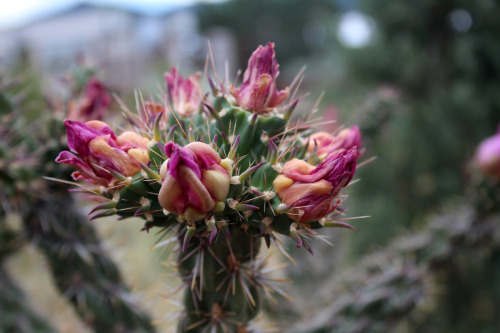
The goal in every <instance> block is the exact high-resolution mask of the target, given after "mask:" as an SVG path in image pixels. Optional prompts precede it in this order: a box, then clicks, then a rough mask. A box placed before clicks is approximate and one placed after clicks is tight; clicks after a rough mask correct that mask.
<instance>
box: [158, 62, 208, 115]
mask: <svg viewBox="0 0 500 333" xmlns="http://www.w3.org/2000/svg"><path fill="white" fill-rule="evenodd" d="M199 79H200V75H199V74H196V75H192V76H190V77H188V78H183V77H182V76H181V75H180V74H179V72H178V71H177V70H176V69H175V68H174V67H172V69H171V71H170V73H165V82H166V84H167V105H171V106H172V107H173V109H174V111H175V112H176V113H177V114H178V115H180V116H181V117H190V116H191V115H192V114H193V113H195V112H196V111H197V110H198V109H199V108H200V105H201V100H202V98H203V93H202V92H201V89H200V86H199V83H198V81H199Z"/></svg>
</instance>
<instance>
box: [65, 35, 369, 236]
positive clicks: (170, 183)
mask: <svg viewBox="0 0 500 333" xmlns="http://www.w3.org/2000/svg"><path fill="white" fill-rule="evenodd" d="M278 68H279V66H278V63H277V61H276V55H275V52H274V44H273V43H268V44H267V45H265V46H259V47H258V48H257V50H255V51H254V52H253V54H252V55H251V57H250V59H249V61H248V67H247V68H246V70H245V73H244V76H243V80H242V83H241V84H240V85H239V86H238V85H237V84H229V85H228V86H227V87H223V85H222V84H220V83H217V85H218V86H219V87H222V88H221V89H214V86H217V85H216V84H214V83H213V82H212V81H211V82H210V84H211V86H212V92H213V97H212V98H213V99H210V97H209V95H208V94H206V95H205V94H204V93H203V92H202V91H201V89H200V85H199V78H200V75H199V74H197V75H194V76H190V77H188V78H184V77H182V76H181V75H180V74H179V72H178V71H177V70H176V69H175V68H172V69H171V71H170V72H169V73H166V74H165V83H166V96H165V100H164V101H165V102H164V104H163V103H158V102H155V101H146V102H143V103H139V104H140V105H141V109H140V110H139V116H137V119H138V120H135V121H133V122H132V123H133V125H134V128H135V129H136V130H137V131H139V132H140V133H139V132H124V133H123V134H121V135H119V136H117V135H116V134H115V133H114V132H113V131H112V130H111V128H110V127H109V126H108V125H106V124H105V123H103V122H100V121H88V122H86V123H83V122H78V121H72V120H67V121H66V122H65V125H66V129H67V135H68V146H69V149H70V151H63V152H61V153H60V155H59V157H58V158H57V160H56V161H57V162H60V163H66V164H70V165H72V166H74V167H75V168H76V169H77V170H78V171H76V172H74V173H73V178H74V179H75V180H83V181H85V182H87V183H89V184H91V185H96V186H103V187H105V189H106V191H105V193H106V194H105V195H109V193H115V194H116V195H113V196H112V198H110V199H112V200H115V201H116V200H118V202H115V203H110V204H109V205H107V206H106V207H108V206H109V207H111V206H115V205H116V206H120V207H121V208H120V211H116V213H117V214H119V215H122V217H128V216H131V215H133V214H131V213H130V212H132V211H135V212H137V211H140V212H144V211H146V210H148V209H149V210H150V211H149V212H147V214H144V218H146V219H148V222H150V223H153V222H154V223H156V224H158V225H161V224H162V223H167V224H168V223H171V222H172V221H174V220H175V221H176V223H178V222H179V221H180V222H186V223H189V225H190V228H193V227H192V225H193V223H198V224H199V223H201V224H203V223H208V222H207V221H213V220H218V219H219V220H221V221H239V222H238V223H239V224H245V225H248V226H252V225H258V228H259V232H261V233H264V234H270V235H272V234H273V232H276V231H278V230H285V231H284V232H285V234H286V233H288V231H287V230H289V229H290V228H292V229H293V230H295V229H296V224H297V223H299V224H300V225H301V226H302V227H303V228H305V229H308V228H310V223H311V222H314V221H320V220H324V219H328V218H333V217H334V216H335V215H336V214H338V213H340V212H341V209H340V205H341V203H342V195H341V190H342V189H343V188H344V187H346V186H347V185H348V184H349V182H350V181H351V180H352V178H353V176H354V173H355V170H356V164H357V160H358V158H360V156H361V155H362V154H363V148H362V143H361V142H362V140H361V133H360V131H359V128H358V127H357V126H352V127H349V128H345V129H342V130H340V131H339V132H337V133H328V132H319V133H313V134H310V131H309V130H308V124H307V122H306V123H303V124H300V121H294V122H292V121H290V120H289V119H290V117H289V116H290V114H289V113H290V112H291V111H293V109H294V108H295V106H296V105H297V102H298V100H295V101H293V102H286V100H287V98H288V96H289V88H288V87H287V88H285V89H283V90H279V89H278V88H277V83H276V79H277V77H278V74H279V70H278ZM87 90H88V93H87V94H88V95H89V96H94V95H95V96H101V95H102V94H101V93H100V89H99V85H98V84H97V83H96V82H90V83H89V86H88V88H87ZM214 91H215V92H214ZM101 97H102V98H101V102H102V103H101V104H99V103H97V101H98V100H99V99H96V103H97V104H98V105H101V106H104V105H107V103H108V102H107V99H106V98H104V97H103V96H101ZM89 98H90V97H89ZM96 103H94V104H96ZM216 104H217V105H216ZM284 113H287V116H284ZM171 115H172V116H171ZM141 129H142V130H141ZM313 161H316V162H317V163H316V165H313V164H314V162H313ZM127 177H129V178H133V179H134V181H133V182H126V181H124V179H126V178H127ZM137 202H139V203H140V204H141V208H140V209H139V210H137ZM134 205H135V206H134ZM128 206H130V211H128V210H127V209H129V208H127V207H128ZM151 207H161V209H156V210H155V211H153V208H151ZM254 211H258V212H257V213H256V214H253V213H252V212H254ZM152 212H154V214H153V213H152ZM173 217H175V218H174V219H173ZM323 225H324V224H323ZM263 226H264V227H263ZM284 226H285V227H284ZM206 228H209V229H211V235H212V236H213V232H214V231H213V230H214V228H213V224H210V225H208V224H207V225H206ZM294 228H295V229H294Z"/></svg>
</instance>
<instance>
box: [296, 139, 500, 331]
mask: <svg viewBox="0 0 500 333" xmlns="http://www.w3.org/2000/svg"><path fill="white" fill-rule="evenodd" d="M497 136H498V135H497ZM498 152H500V151H499V150H495V149H493V150H490V151H489V154H491V153H493V154H494V155H495V156H494V158H497V157H498V156H500V154H499V153H498ZM481 158H482V157H481V156H480V160H479V162H482V161H483V159H481ZM491 161H493V159H491ZM496 161H500V159H496ZM478 166H479V168H481V169H482V170H483V172H484V173H485V174H486V175H488V176H490V175H491V174H492V172H491V170H492V169H484V168H482V165H481V164H479V165H478ZM496 166H497V167H498V162H497V164H496ZM493 170H497V171H496V173H493V178H492V179H488V178H485V177H483V176H480V175H476V174H474V177H473V178H472V182H471V185H470V188H469V189H468V190H467V194H466V195H465V196H464V197H463V198H461V199H458V200H456V202H454V203H453V204H449V205H448V206H446V207H444V208H443V212H442V213H439V214H436V215H434V216H432V217H431V218H430V221H429V224H428V226H427V227H426V228H424V229H423V230H421V231H419V232H416V233H413V234H411V235H407V236H400V237H398V238H396V239H394V240H393V241H392V242H391V243H390V244H388V245H387V246H386V247H384V248H383V249H381V250H379V251H377V252H375V253H372V254H370V255H367V256H366V257H365V258H364V259H363V260H362V261H361V262H359V263H358V264H357V265H355V266H354V267H352V268H350V269H348V270H346V271H344V272H343V273H342V274H340V275H335V276H333V278H331V279H330V281H329V282H328V285H327V286H323V287H322V290H323V295H325V294H326V295H329V296H330V297H328V296H326V297H325V298H329V299H333V301H331V302H329V303H328V304H325V305H324V307H323V309H322V310H321V311H318V312H319V314H317V315H316V316H315V317H313V318H312V319H310V318H309V319H307V320H303V321H302V322H300V323H297V324H296V325H294V329H292V330H290V332H311V333H312V332H315V333H319V332H352V333H355V332H382V331H399V329H398V328H400V329H402V328H403V327H406V331H410V332H421V331H422V332H470V331H472V330H478V331H481V332H495V331H497V330H498V328H499V327H500V321H499V320H498V318H500V317H499V315H500V312H499V309H500V308H499V300H500V290H499V288H498V280H499V278H500V271H499V270H498V267H499V266H498V265H499V262H500V261H499V260H500V210H499V206H498V202H500V186H499V183H498V178H497V176H498V175H499V173H498V170H500V169H498V168H496V169H495V168H493ZM312 323H314V324H312ZM405 325H406V326H405Z"/></svg>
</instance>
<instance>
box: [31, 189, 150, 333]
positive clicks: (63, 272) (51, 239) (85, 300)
mask: <svg viewBox="0 0 500 333" xmlns="http://www.w3.org/2000/svg"><path fill="white" fill-rule="evenodd" d="M61 190H62V191H60V192H59V193H57V192H53V194H52V195H51V197H50V198H46V199H42V198H39V199H38V200H37V201H36V202H34V203H33V206H32V209H31V210H30V212H29V214H27V216H26V218H25V219H24V222H25V226H26V228H27V230H28V232H29V233H30V238H31V240H32V241H33V242H34V243H35V244H36V245H37V246H38V247H39V248H40V249H41V250H42V252H43V253H44V254H45V256H46V258H47V260H48V263H49V266H50V269H51V271H52V274H53V276H54V280H55V282H56V285H57V288H58V289H59V290H60V292H61V294H63V295H64V296H66V297H67V298H68V299H69V300H70V302H71V303H72V304H73V305H74V307H75V310H76V311H77V313H78V315H79V316H80V317H81V318H82V320H83V321H85V323H86V324H87V325H88V326H89V327H91V328H92V329H93V330H94V331H95V332H130V331H134V332H154V331H155V330H154V328H153V326H152V324H151V319H150V318H149V317H148V315H147V314H146V313H145V312H143V311H142V310H141V309H139V308H138V307H137V305H136V303H137V302H136V301H137V299H136V298H135V297H133V296H132V295H131V294H130V293H129V291H128V290H127V287H126V286H125V284H124V282H123V280H122V278H121V276H120V273H119V270H118V267H117V266H116V264H115V263H114V262H113V261H112V260H111V259H110V258H109V256H108V255H107V254H106V252H105V251H104V249H103V247H102V246H101V244H100V240H99V238H98V236H97V233H96V230H95V228H94V226H93V225H92V224H91V223H90V222H89V221H88V218H87V217H86V216H83V215H82V214H81V213H79V212H78V208H77V207H76V205H75V202H74V200H73V198H72V197H71V196H68V195H67V193H65V191H64V190H63V189H61Z"/></svg>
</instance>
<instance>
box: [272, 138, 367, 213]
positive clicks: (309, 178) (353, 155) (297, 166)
mask: <svg viewBox="0 0 500 333" xmlns="http://www.w3.org/2000/svg"><path fill="white" fill-rule="evenodd" d="M357 158H358V151H357V148H356V147H352V148H351V149H349V150H337V151H335V152H333V153H330V154H329V155H328V156H327V158H326V160H325V161H324V162H322V163H320V164H319V165H318V166H316V167H314V166H312V165H310V164H309V163H307V162H305V161H303V160H298V159H293V160H291V161H288V162H286V163H285V164H284V166H283V173H282V174H281V175H279V176H278V177H276V179H275V180H274V182H273V185H274V189H275V191H276V194H277V195H278V197H279V198H280V199H281V201H282V202H283V203H284V204H286V205H288V206H291V207H292V209H291V210H289V211H288V216H289V217H290V218H291V219H293V220H294V221H297V222H310V221H316V220H319V219H321V218H322V217H325V216H327V215H328V214H330V213H332V212H333V211H334V210H335V209H336V208H337V207H338V205H339V204H340V202H339V200H338V194H339V192H340V190H341V189H342V188H344V187H345V186H346V185H347V184H349V182H350V181H351V179H352V177H353V176H354V172H355V169H356V160H357Z"/></svg>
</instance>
